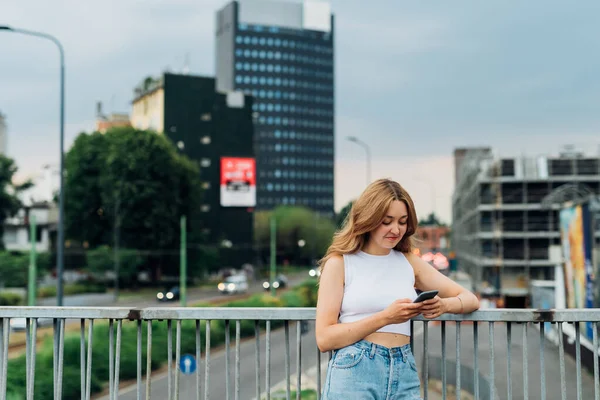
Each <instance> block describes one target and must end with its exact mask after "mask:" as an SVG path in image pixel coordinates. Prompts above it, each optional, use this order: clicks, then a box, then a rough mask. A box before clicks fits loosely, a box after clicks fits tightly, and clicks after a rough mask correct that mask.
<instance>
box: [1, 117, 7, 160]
mask: <svg viewBox="0 0 600 400" xmlns="http://www.w3.org/2000/svg"><path fill="white" fill-rule="evenodd" d="M7 136H8V129H7V127H6V117H5V116H4V114H2V113H1V112H0V154H4V155H6V150H7V149H6V142H7V140H8V137H7Z"/></svg>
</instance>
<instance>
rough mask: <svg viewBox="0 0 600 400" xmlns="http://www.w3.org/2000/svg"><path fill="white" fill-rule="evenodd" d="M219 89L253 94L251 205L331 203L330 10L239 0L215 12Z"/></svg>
mask: <svg viewBox="0 0 600 400" xmlns="http://www.w3.org/2000/svg"><path fill="white" fill-rule="evenodd" d="M216 74H217V88H218V89H219V90H226V91H227V90H234V89H235V90H241V91H243V92H244V93H247V94H251V95H252V96H253V97H254V98H255V101H254V107H253V111H254V112H255V113H256V114H255V115H256V118H255V121H256V122H255V140H254V146H255V153H256V157H257V172H258V176H257V200H258V204H257V208H258V209H271V208H273V207H276V206H278V205H285V204H289V205H304V206H308V207H310V208H312V209H314V210H317V211H319V212H322V213H325V214H329V215H331V214H332V213H333V205H334V202H333V200H334V197H333V196H334V193H333V190H334V17H333V15H332V13H331V6H330V4H329V3H328V2H327V1H323V0H321V1H315V0H304V1H281V0H240V1H232V2H231V3H229V4H227V5H226V6H225V7H224V8H222V9H221V10H220V11H218V13H217V22H216Z"/></svg>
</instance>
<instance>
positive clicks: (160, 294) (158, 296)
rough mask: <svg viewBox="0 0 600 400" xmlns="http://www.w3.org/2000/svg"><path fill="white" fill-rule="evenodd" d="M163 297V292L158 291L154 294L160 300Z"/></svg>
mask: <svg viewBox="0 0 600 400" xmlns="http://www.w3.org/2000/svg"><path fill="white" fill-rule="evenodd" d="M164 297H165V295H164V294H162V292H158V293H157V294H156V298H157V299H159V300H162V299H164Z"/></svg>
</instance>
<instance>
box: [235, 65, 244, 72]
mask: <svg viewBox="0 0 600 400" xmlns="http://www.w3.org/2000/svg"><path fill="white" fill-rule="evenodd" d="M242 68H244V65H243V64H242V63H235V69H237V70H238V71H239V70H241V69H242Z"/></svg>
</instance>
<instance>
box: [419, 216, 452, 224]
mask: <svg viewBox="0 0 600 400" xmlns="http://www.w3.org/2000/svg"><path fill="white" fill-rule="evenodd" d="M419 225H435V226H446V224H444V223H443V222H440V220H439V219H438V216H437V215H435V213H430V214H429V215H428V216H427V218H424V219H423V218H422V219H421V220H420V221H419Z"/></svg>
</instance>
